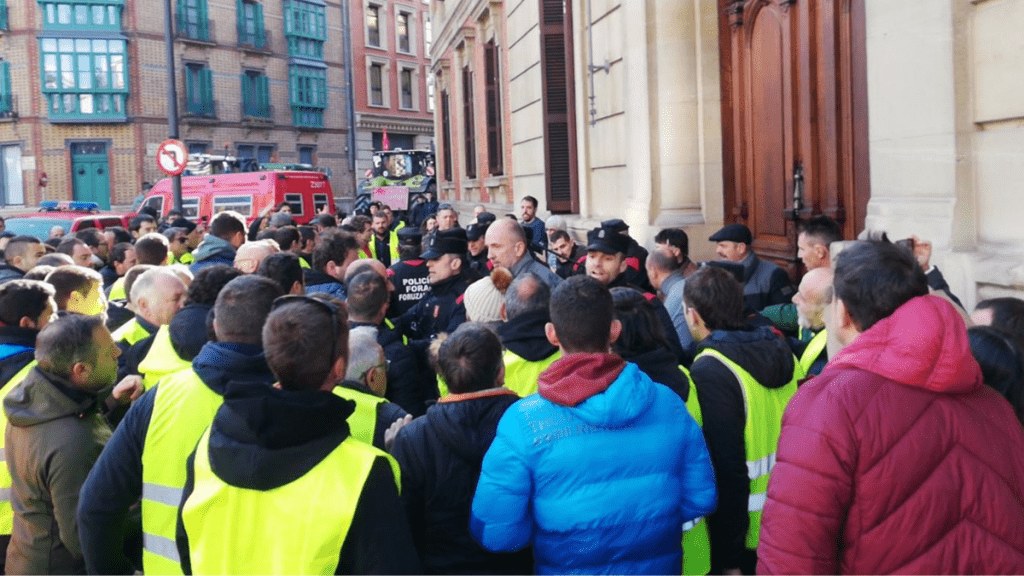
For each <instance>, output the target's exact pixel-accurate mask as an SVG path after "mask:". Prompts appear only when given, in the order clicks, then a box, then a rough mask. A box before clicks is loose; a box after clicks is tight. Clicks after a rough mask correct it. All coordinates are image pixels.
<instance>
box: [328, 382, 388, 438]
mask: <svg viewBox="0 0 1024 576" xmlns="http://www.w3.org/2000/svg"><path fill="white" fill-rule="evenodd" d="M333 392H334V393H335V394H336V395H338V396H341V397H342V398H345V399H346V400H351V401H353V402H355V403H356V409H355V412H353V413H352V415H351V416H349V417H348V429H349V432H350V433H351V434H352V437H353V438H355V439H356V440H359V441H360V442H366V443H367V444H369V445H371V446H372V445H373V433H374V432H375V431H376V430H377V406H380V405H381V404H383V403H384V402H386V400H384V399H383V398H381V397H380V396H374V395H373V394H366V393H365V392H360V391H358V390H353V389H351V388H345V387H344V386H335V387H334V390H333Z"/></svg>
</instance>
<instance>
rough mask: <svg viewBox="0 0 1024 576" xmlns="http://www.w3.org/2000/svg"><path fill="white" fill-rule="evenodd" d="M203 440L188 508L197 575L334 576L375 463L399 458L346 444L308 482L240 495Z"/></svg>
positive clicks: (352, 442)
mask: <svg viewBox="0 0 1024 576" xmlns="http://www.w3.org/2000/svg"><path fill="white" fill-rule="evenodd" d="M209 442H210V431H209V430H207V431H206V432H205V433H204V434H203V435H202V437H201V438H200V440H199V445H198V446H197V448H196V457H195V473H194V478H195V484H194V489H193V491H192V493H191V494H190V495H189V497H188V500H186V501H185V503H184V506H182V509H181V520H182V524H184V526H185V533H186V534H188V543H189V560H190V563H191V567H192V573H193V574H334V572H335V569H336V568H337V567H338V560H339V557H340V555H341V548H342V546H343V545H344V543H345V538H346V536H347V535H348V531H349V528H350V527H351V526H352V519H353V517H354V516H355V511H356V506H357V505H358V503H359V495H360V494H361V493H362V491H363V486H364V485H365V484H366V479H367V477H368V476H369V474H370V470H371V468H372V467H373V463H374V461H375V460H376V459H377V458H379V457H383V458H386V459H387V460H388V462H389V463H390V464H391V469H392V472H393V474H394V478H395V485H396V486H399V485H400V484H399V483H400V480H399V478H400V472H399V470H398V464H397V462H395V460H394V459H393V458H391V457H390V456H388V455H387V454H385V453H384V452H381V451H380V450H377V449H376V448H373V447H372V446H370V445H368V444H365V443H363V442H359V441H358V440H355V439H354V438H351V437H350V438H346V439H345V440H344V441H343V442H341V444H339V445H338V447H337V448H335V449H334V450H333V451H332V452H331V453H330V454H328V455H327V457H325V458H324V459H323V460H322V461H321V462H320V463H318V464H317V465H316V466H314V467H313V468H312V469H310V470H309V472H306V474H304V475H303V476H302V477H300V478H298V479H296V480H294V481H292V482H290V483H288V484H285V485H284V486H279V487H277V488H274V489H273V490H266V491H263V490H251V489H247V488H238V487H236V486H231V485H230V484H228V483H226V482H224V481H223V480H221V479H220V478H218V477H217V475H216V474H215V473H214V472H213V469H212V468H211V466H210V458H209V453H208V445H209Z"/></svg>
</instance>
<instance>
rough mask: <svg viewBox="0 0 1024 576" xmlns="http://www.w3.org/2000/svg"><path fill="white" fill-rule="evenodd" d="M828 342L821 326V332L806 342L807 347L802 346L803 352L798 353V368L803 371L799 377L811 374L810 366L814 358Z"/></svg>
mask: <svg viewBox="0 0 1024 576" xmlns="http://www.w3.org/2000/svg"><path fill="white" fill-rule="evenodd" d="M803 333H804V329H803V328H801V329H800V336H803ZM827 343H828V335H827V334H826V333H825V329H824V328H822V329H821V332H818V333H817V334H815V335H814V337H813V338H811V341H810V342H808V343H807V347H806V348H804V353H803V354H801V355H800V362H799V365H800V369H801V370H802V371H803V374H802V375H801V376H800V377H801V378H804V377H807V376H810V375H811V367H812V366H814V362H815V360H817V359H818V356H821V353H822V351H823V350H825V345H826V344H827Z"/></svg>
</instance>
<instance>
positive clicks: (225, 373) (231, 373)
mask: <svg viewBox="0 0 1024 576" xmlns="http://www.w3.org/2000/svg"><path fill="white" fill-rule="evenodd" d="M192 369H193V370H195V371H196V374H197V375H198V376H199V378H200V379H201V380H202V381H203V382H204V383H205V384H206V385H207V386H209V387H210V389H211V390H213V391H214V392H216V393H218V394H221V395H223V394H224V392H225V389H226V388H227V385H228V383H229V382H231V381H239V382H247V383H250V384H252V383H257V384H263V385H270V384H273V383H274V382H276V381H277V379H276V378H275V377H274V374H273V372H271V371H270V368H269V367H268V366H267V362H266V360H265V359H264V358H263V349H262V348H261V347H259V346H256V345H254V344H235V343H230V342H209V343H207V344H206V345H205V346H203V348H202V350H200V351H199V355H198V356H196V357H195V359H194V360H192ZM260 387H261V388H263V387H265V386H260Z"/></svg>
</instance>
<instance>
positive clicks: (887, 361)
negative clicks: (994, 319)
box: [829, 296, 983, 394]
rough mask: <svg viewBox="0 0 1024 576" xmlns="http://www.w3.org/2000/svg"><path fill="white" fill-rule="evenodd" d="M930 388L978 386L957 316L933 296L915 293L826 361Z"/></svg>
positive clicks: (978, 371) (953, 389)
mask: <svg viewBox="0 0 1024 576" xmlns="http://www.w3.org/2000/svg"><path fill="white" fill-rule="evenodd" d="M833 365H834V366H837V367H838V366H847V367H852V368H858V369H860V370H866V371H868V372H870V373H872V374H877V375H879V376H882V377H883V378H886V379H889V380H892V381H894V382H899V383H901V384H906V385H908V386H915V387H918V388H924V389H926V390H930V391H932V392H943V393H948V394H962V393H966V392H973V391H975V390H977V389H979V388H981V387H982V384H983V379H982V376H981V368H979V367H978V363H977V361H975V360H974V356H973V355H972V354H971V347H970V344H969V343H968V340H967V330H966V326H965V325H964V321H963V318H961V317H960V314H958V313H957V311H956V310H955V309H954V308H953V305H952V304H950V303H949V302H947V301H946V300H943V299H942V298H939V297H937V296H918V297H917V298H913V299H911V300H909V301H907V302H906V303H904V304H903V306H900V307H899V308H897V309H896V311H895V312H893V313H892V315H890V316H889V317H888V318H884V319H882V320H880V321H878V322H877V323H875V325H874V326H872V327H871V328H869V329H867V330H865V331H864V332H863V333H861V334H860V335H859V336H857V338H856V339H855V340H854V341H853V342H852V343H851V344H850V345H849V346H847V347H846V348H843V349H842V350H841V351H840V352H839V353H838V354H836V356H835V358H833V359H832V360H831V361H830V362H829V368H831V367H832V366H833Z"/></svg>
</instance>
